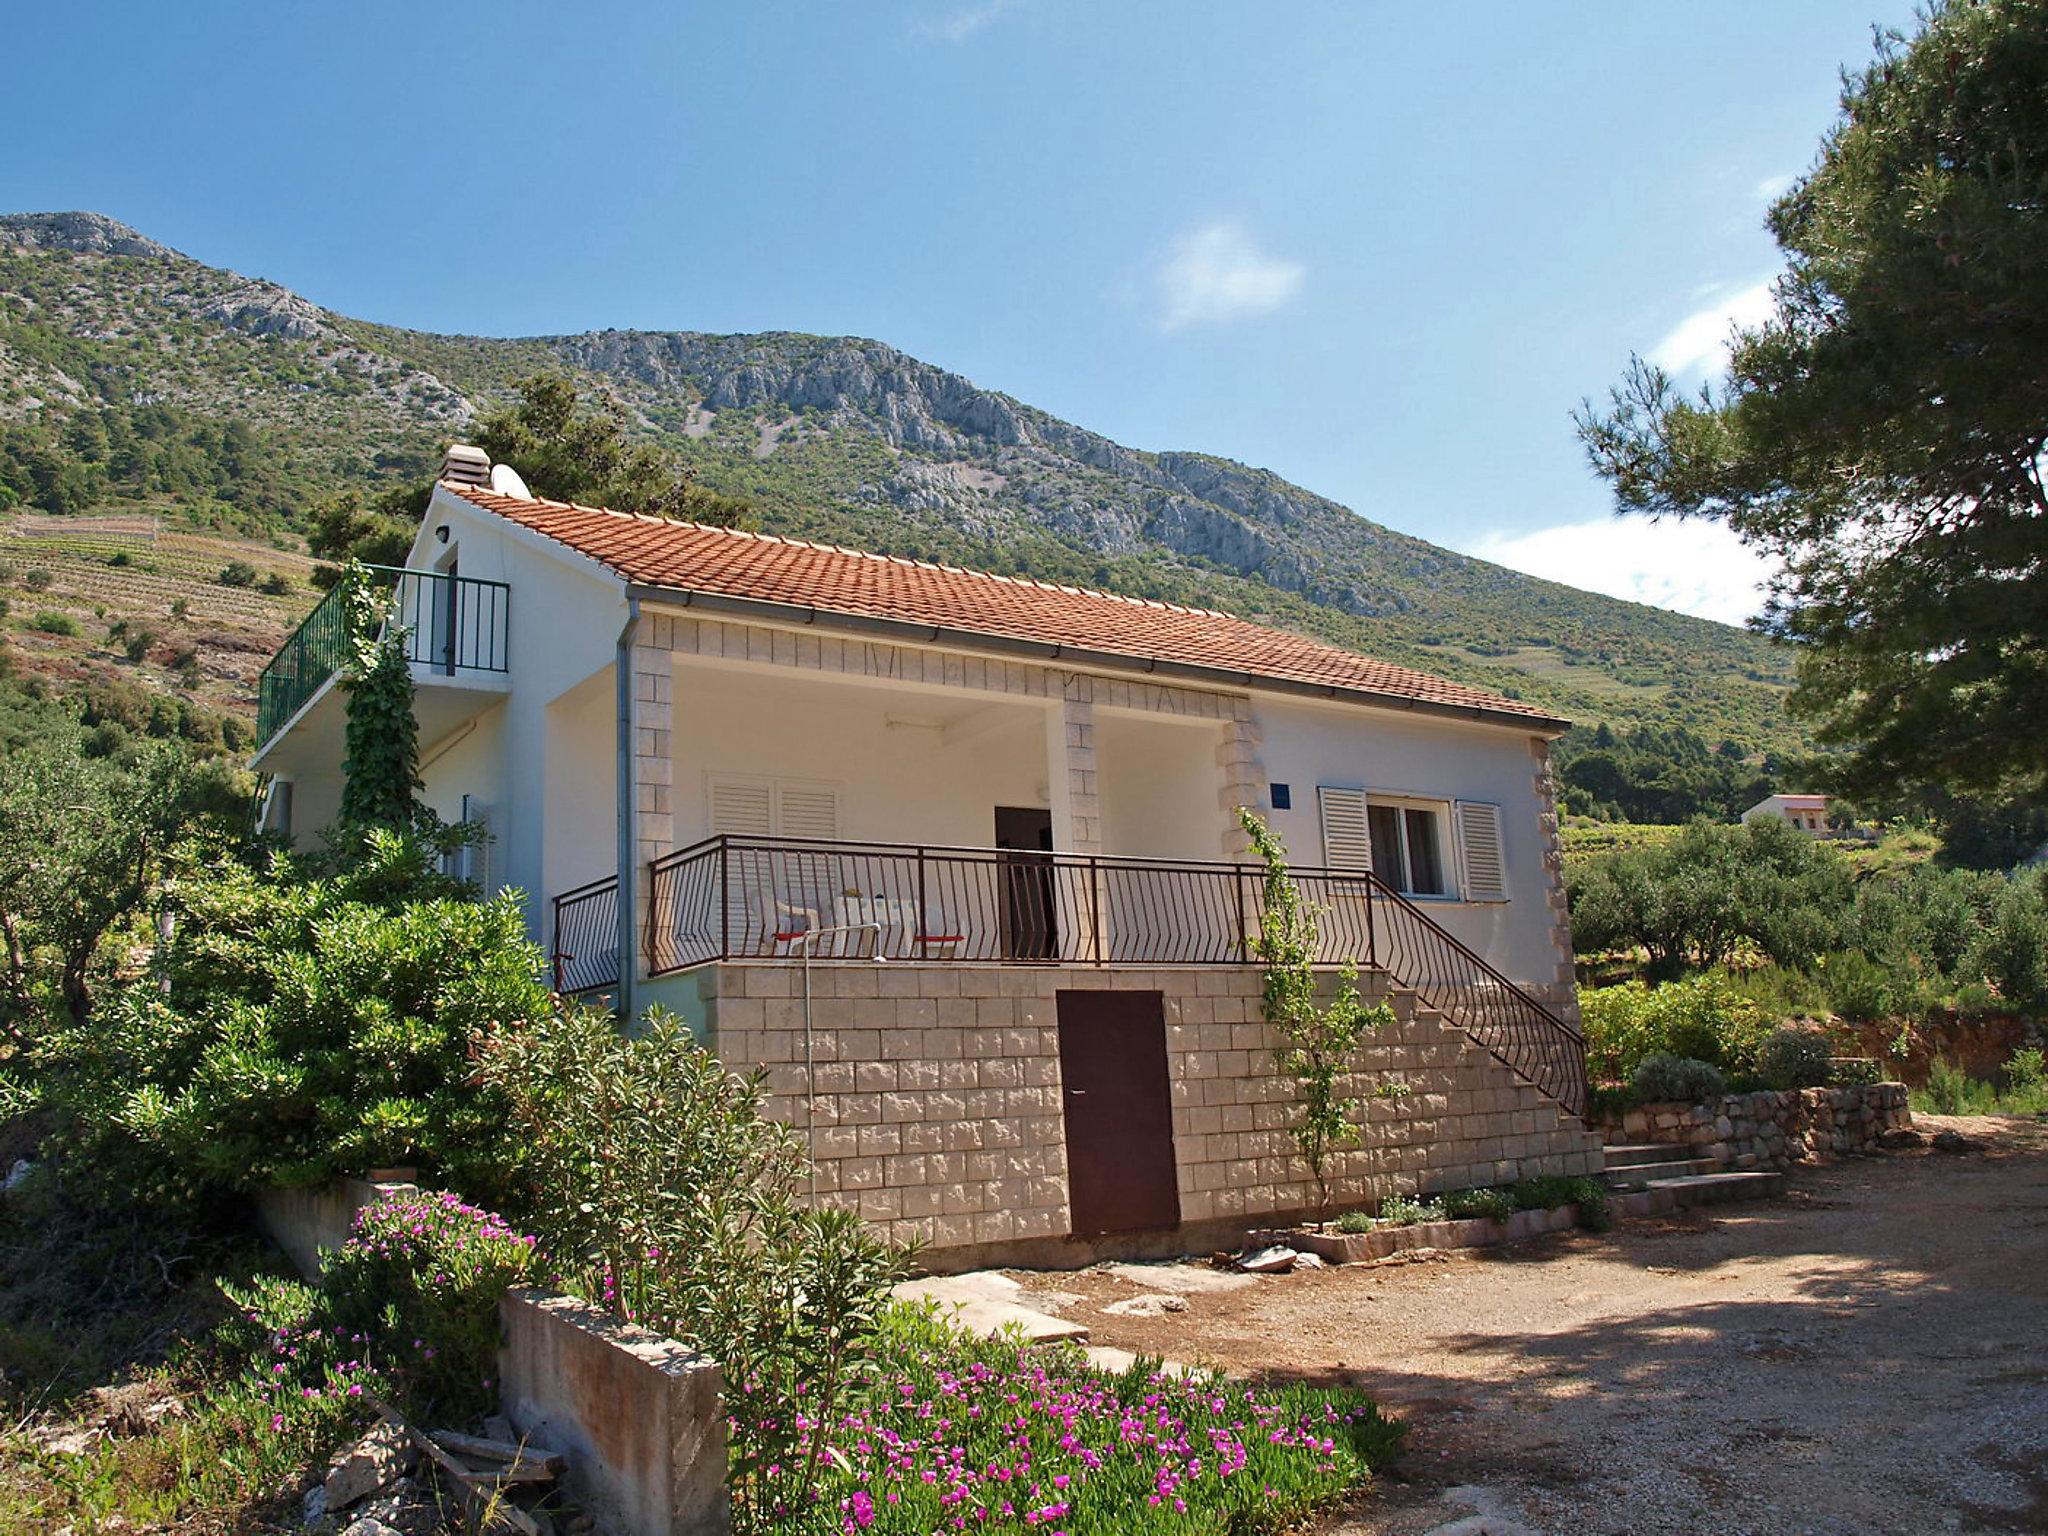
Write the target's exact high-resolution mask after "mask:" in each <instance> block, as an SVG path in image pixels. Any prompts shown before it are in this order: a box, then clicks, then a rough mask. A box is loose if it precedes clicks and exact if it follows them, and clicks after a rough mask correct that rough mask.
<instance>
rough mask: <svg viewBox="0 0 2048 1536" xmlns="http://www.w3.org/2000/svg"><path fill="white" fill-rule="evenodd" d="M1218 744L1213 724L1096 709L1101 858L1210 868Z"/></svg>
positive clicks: (1219, 781) (1216, 820) (1218, 811)
mask: <svg viewBox="0 0 2048 1536" xmlns="http://www.w3.org/2000/svg"><path fill="white" fill-rule="evenodd" d="M1219 739H1220V738H1219V729H1218V727H1217V725H1216V723H1215V722H1214V721H1210V720H1203V721H1193V722H1190V721H1184V720H1148V719H1146V718H1145V717H1144V716H1142V715H1137V714H1126V713H1123V712H1120V711H1111V710H1097V711H1096V716H1095V751H1096V757H1097V769H1098V772H1099V773H1100V775H1101V795H1102V849H1103V852H1105V853H1109V854H1120V855H1124V856H1127V857H1134V858H1153V859H1198V860H1203V861H1205V862H1213V861H1214V860H1215V859H1216V857H1217V851H1218V849H1217V837H1218V829H1219V826H1220V824H1221V822H1220V818H1221V816H1222V806H1221V803H1220V799H1219V797H1220V795H1221V792H1222V786H1223V777H1222V773H1221V770H1220V769H1219V768H1218V767H1217V763H1216V744H1217V741H1218V740H1219Z"/></svg>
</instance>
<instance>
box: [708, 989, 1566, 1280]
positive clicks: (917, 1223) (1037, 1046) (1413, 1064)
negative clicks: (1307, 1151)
mask: <svg viewBox="0 0 2048 1536" xmlns="http://www.w3.org/2000/svg"><path fill="white" fill-rule="evenodd" d="M694 974H695V977H696V981H697V985H698V988H699V991H700V994H701V996H702V998H703V1002H704V1013H705V1016H706V1019H707V1023H708V1025H709V1028H710V1031H711V1038H712V1042H713V1043H714V1044H715V1046H716V1048H717V1050H718V1052H719V1054H720V1056H721V1057H722V1058H723V1059H724V1060H725V1061H727V1062H728V1063H729V1064H730V1065H732V1066H733V1067H735V1068H740V1069H747V1068H756V1067H759V1068H763V1069H765V1070H766V1072H767V1075H768V1086H769V1089H770V1093H771V1099H770V1108H771V1111H772V1112H773V1113H775V1114H777V1115H779V1116H781V1117H782V1118H783V1119H785V1120H787V1121H788V1122H789V1123H790V1124H792V1125H793V1126H795V1127H797V1128H798V1129H799V1130H800V1131H802V1132H804V1133H805V1134H806V1135H810V1136H814V1138H815V1140H814V1145H815V1151H816V1157H817V1160H818V1166H819V1189H820V1194H821V1197H822V1198H824V1199H827V1200H830V1201H832V1202H833V1203H836V1204H838V1205H842V1206H844V1207H847V1208H849V1209H852V1210H856V1211H858V1212H859V1213H860V1214H861V1215H862V1216H863V1217H865V1218H867V1219H868V1220H869V1221H870V1222H872V1223H874V1224H875V1225H876V1226H877V1227H878V1228H879V1229H881V1230H882V1231H883V1232H885V1233H886V1234H887V1235H888V1236H889V1237H891V1238H893V1239H896V1240H899V1241H901V1240H909V1239H913V1238H914V1239H917V1240H919V1241H921V1242H923V1243H924V1244H925V1245H926V1246H927V1248H928V1249H934V1250H945V1249H953V1250H966V1249H969V1248H972V1249H975V1250H977V1251H983V1252H985V1251H987V1250H990V1249H998V1250H999V1249H1001V1248H1002V1247H1004V1246H1005V1245H1014V1244H1021V1243H1038V1244H1043V1243H1045V1242H1047V1241H1048V1240H1052V1241H1058V1240H1064V1239H1066V1238H1068V1236H1069V1234H1070V1232H1071V1225H1072V1224H1071V1220H1070V1216H1069V1209H1068V1204H1067V1161H1066V1157H1067V1154H1066V1143H1065V1133H1064V1119H1063V1109H1062V1094H1061V1083H1060V1063H1059V1034H1058V1019H1057V994H1058V993H1059V992H1060V991H1063V990H1068V989H1109V990H1116V991H1154V992H1158V993H1160V994H1161V995H1162V997H1163V1000H1164V1011H1165V1019H1166V1037H1167V1038H1166V1048H1167V1071H1168V1079H1169V1086H1170V1092H1171V1096H1172V1111H1173V1113H1172V1119H1173V1138H1174V1155H1175V1162H1176V1167H1177V1174H1178V1185H1179V1194H1180V1207H1181V1219H1182V1223H1183V1231H1184V1232H1186V1231H1190V1230H1207V1231H1210V1232H1217V1233H1220V1232H1221V1230H1222V1229H1223V1227H1225V1226H1228V1225H1237V1224H1242V1223H1246V1222H1255V1223H1263V1222H1267V1221H1270V1220H1271V1219H1272V1218H1275V1217H1279V1216H1285V1215H1289V1214H1294V1213H1301V1212H1305V1211H1307V1210H1309V1209H1310V1208H1311V1207H1312V1206H1313V1204H1314V1202H1315V1196H1314V1190H1313V1186H1312V1184H1311V1182H1310V1180H1309V1177H1308V1171H1307V1168H1306V1167H1305V1165H1303V1164H1302V1163H1301V1162H1300V1160H1299V1158H1298V1157H1297V1156H1296V1154H1295V1151H1294V1144H1293V1141H1292V1138H1291V1137H1290V1135H1289V1133H1288V1129H1287V1127H1288V1125H1289V1123H1290V1118H1291V1116H1292V1114H1293V1111H1294V1096H1295V1085H1294V1083H1293V1082H1292V1080H1291V1079H1288V1078H1285V1077H1283V1076H1282V1075H1281V1072H1280V1068H1279V1065H1278V1062H1277V1059H1276V1054H1275V1048H1276V1045H1277V1043H1278V1042H1277V1038H1276V1037H1275V1036H1274V1035H1273V1033H1272V1032H1271V1031H1270V1030H1269V1029H1268V1027H1267V1026H1266V1024H1265V1023H1264V1021H1263V1020H1262V1018H1261V1017H1260V1009H1259V994H1260V991H1261V986H1262V977H1261V973H1260V972H1259V971H1258V970H1256V969H1255V968H1252V967H1245V968H1242V969H1237V968H1226V967H1216V968H1192V967H1190V968H1166V969H1146V968H1136V967H1120V966H1111V967H1106V968H1102V969H1096V968H1093V967H1086V966H970V965H961V964H910V963H896V962H891V963H889V964H886V965H873V964H860V963H826V964H819V965H815V966H814V967H813V969H812V972H811V983H812V1019H813V1039H812V1048H813V1059H814V1061H815V1064H816V1066H815V1097H811V1098H808V1099H807V1094H806V1089H807V1086H808V1085H807V1084H806V1082H805V1073H804V1065H803V1061H804V1038H803V1012H802V1002H801V988H802V978H801V973H800V970H799V968H798V967H797V966H796V965H794V964H790V963H788V962H780V961H777V962H737V963H724V964H718V965H710V966H705V967H703V968H702V969H701V970H700V971H698V972H696V973H694ZM1360 984H1361V989H1362V990H1365V991H1367V992H1368V993H1370V992H1371V991H1372V990H1373V989H1374V988H1375V987H1377V988H1378V989H1379V990H1380V991H1381V992H1384V991H1385V983H1384V979H1383V978H1374V977H1371V976H1367V977H1363V978H1361V983H1360ZM1392 1001H1393V1003H1394V1006H1395V1009H1396V1012H1397V1014H1398V1015H1399V1018H1398V1021H1397V1022H1396V1023H1395V1024H1394V1025H1393V1026H1391V1027H1390V1028H1388V1029H1387V1030H1385V1031H1383V1032H1381V1033H1380V1034H1379V1035H1377V1036H1375V1037H1373V1038H1372V1039H1371V1040H1370V1042H1369V1043H1368V1044H1367V1045H1366V1046H1365V1047H1363V1048H1362V1049H1361V1051H1360V1053H1359V1058H1358V1062H1357V1071H1358V1074H1359V1075H1358V1077H1357V1078H1356V1080H1355V1086H1354V1088H1353V1091H1354V1092H1355V1093H1356V1094H1358V1095H1359V1096H1360V1097H1361V1098H1362V1099H1363V1100H1364V1105H1363V1111H1362V1117H1361V1123H1362V1137H1361V1140H1360V1142H1359V1143H1358V1145H1356V1146H1354V1147H1352V1148H1350V1149H1348V1150H1346V1151H1345V1152H1344V1153H1342V1154H1341V1155H1340V1157H1339V1158H1338V1160H1337V1164H1336V1175H1335V1177H1334V1179H1333V1181H1332V1187H1333V1196H1334V1200H1335V1203H1336V1204H1337V1205H1338V1206H1339V1207H1340V1208H1346V1207H1356V1206H1377V1204H1378V1202H1379V1201H1380V1200H1381V1199H1382V1198H1384V1197H1385V1196H1387V1195H1390V1194H1396V1193H1428V1192H1433V1191H1438V1190H1448V1189H1458V1188H1464V1187H1467V1186H1472V1185H1484V1184H1500V1183H1510V1182H1513V1181H1514V1180H1516V1179H1520V1178H1526V1177H1531V1176H1533V1175H1536V1174H1540V1173H1561V1174H1581V1173H1593V1172H1597V1171H1598V1169H1599V1166H1600V1157H1601V1154H1600V1145H1599V1142H1598V1140H1597V1139H1596V1138H1595V1137H1594V1136H1593V1135H1592V1134H1591V1133H1590V1132H1588V1131H1587V1130H1586V1128H1585V1127H1584V1125H1583V1124H1582V1123H1580V1122H1579V1121H1577V1120H1575V1119H1573V1118H1571V1117H1569V1116H1567V1115H1566V1114H1565V1113H1564V1112H1563V1111H1561V1110H1560V1109H1559V1108H1558V1107H1557V1106H1556V1105H1555V1104H1554V1103H1552V1102H1551V1101H1550V1100H1548V1099H1546V1098H1545V1097H1544V1096H1543V1095H1542V1094H1541V1093H1539V1092H1538V1091H1537V1090H1536V1089H1534V1088H1533V1087H1531V1086H1530V1085H1529V1084H1527V1083H1526V1082H1524V1081H1522V1079H1520V1078H1519V1077H1517V1076H1516V1075H1515V1074H1514V1073H1513V1072H1512V1071H1511V1070H1510V1069H1509V1068H1508V1067H1506V1066H1505V1065H1503V1064H1502V1063H1501V1062H1500V1061H1498V1060H1497V1059H1496V1058H1495V1057H1493V1056H1492V1055H1491V1054H1490V1053H1489V1052H1487V1051H1486V1050H1484V1049H1483V1048H1481V1047H1479V1046H1478V1045H1476V1044H1474V1043H1473V1042H1472V1041H1471V1040H1470V1039H1469V1038H1468V1037H1467V1036H1466V1035H1465V1034H1464V1032H1463V1031H1462V1030H1459V1029H1456V1028H1454V1027H1452V1026H1451V1025H1449V1024H1448V1023H1446V1022H1445V1021H1444V1020H1443V1019H1442V1017H1441V1016H1440V1015H1438V1014H1436V1013H1434V1012H1432V1011H1430V1010H1428V1009H1422V1008H1418V1007H1416V1006H1415V1003H1414V999H1413V998H1412V996H1411V995H1409V994H1406V993H1403V992H1399V991H1396V992H1395V993H1394V994H1393V995H1392ZM1391 1078H1398V1079H1400V1080H1401V1081H1402V1083H1404V1084H1405V1085H1406V1088H1407V1090H1408V1091H1406V1092H1404V1093H1402V1094H1401V1095H1400V1096H1398V1097H1393V1098H1381V1097H1375V1096H1374V1093H1373V1090H1374V1088H1375V1087H1376V1086H1377V1085H1378V1084H1379V1083H1381V1082H1384V1081H1386V1080H1388V1079H1391ZM813 1116H814V1117H815V1125H813V1124H812V1118H813ZM941 1262H943V1261H941Z"/></svg>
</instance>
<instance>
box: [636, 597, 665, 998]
mask: <svg viewBox="0 0 2048 1536" xmlns="http://www.w3.org/2000/svg"><path fill="white" fill-rule="evenodd" d="M676 623H677V621H676V620H675V619H672V618H669V617H667V616H666V615H663V614H656V613H646V614H642V615H641V619H640V630H639V633H638V634H637V635H636V636H635V638H634V641H633V661H632V684H633V687H632V692H631V695H630V701H631V708H632V711H633V720H632V727H633V729H632V739H633V783H632V796H633V807H632V809H633V850H634V851H633V869H632V878H633V880H634V882H635V887H634V888H635V891H636V892H637V897H636V901H635V911H636V912H637V913H638V914H639V927H640V931H641V934H642V935H644V934H645V933H646V932H647V931H648V928H647V924H648V918H649V914H650V913H652V912H653V910H654V909H653V907H652V905H651V902H652V899H653V881H652V877H651V875H650V874H649V871H648V865H649V864H650V863H651V862H652V861H653V860H655V859H658V858H660V857H661V856H662V855H663V854H665V853H668V852H669V851H670V850H672V849H673V848H674V847H675V813H674V804H673V800H674V795H675V756H674V751H673V744H672V738H671V732H672V730H673V711H674V707H675V704H674V690H675V658H674V654H673V653H674V650H675V643H676ZM633 948H634V955H633V965H634V974H635V975H636V976H643V977H644V976H645V975H646V974H647V969H648V966H647V960H648V956H647V946H646V943H645V942H644V939H643V938H641V937H637V936H636V938H635V941H634V946H633Z"/></svg>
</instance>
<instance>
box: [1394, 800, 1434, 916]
mask: <svg viewBox="0 0 2048 1536" xmlns="http://www.w3.org/2000/svg"><path fill="white" fill-rule="evenodd" d="M1401 814H1402V815H1403V816H1404V817H1405V818H1406V819H1407V822H1408V873H1409V875H1410V876H1411V878H1412V879H1413V882H1414V883H1413V884H1411V885H1410V886H1409V887H1408V889H1409V890H1410V891H1412V892H1414V893H1415V894H1416V895H1417V896H1441V895H1443V894H1444V861H1443V859H1442V857H1441V856H1440V855H1439V853H1438V851H1437V842H1436V813H1435V812H1433V811H1413V810H1410V811H1403V812H1402V813H1401Z"/></svg>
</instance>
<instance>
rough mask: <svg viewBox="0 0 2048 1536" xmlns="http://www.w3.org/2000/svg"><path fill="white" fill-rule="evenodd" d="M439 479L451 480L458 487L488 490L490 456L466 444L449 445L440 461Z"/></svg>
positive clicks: (489, 482)
mask: <svg viewBox="0 0 2048 1536" xmlns="http://www.w3.org/2000/svg"><path fill="white" fill-rule="evenodd" d="M441 478H442V479H443V480H453V481H455V482H456V483H457V484H460V485H475V486H481V487H483V488H484V489H486V490H488V489H489V488H490V484H491V456H490V455H489V454H488V453H485V452H484V451H483V449H481V448H472V447H471V446H470V445H469V444H468V443H450V444H449V445H448V452H447V454H446V455H445V456H444V457H443V458H442V460H441Z"/></svg>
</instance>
